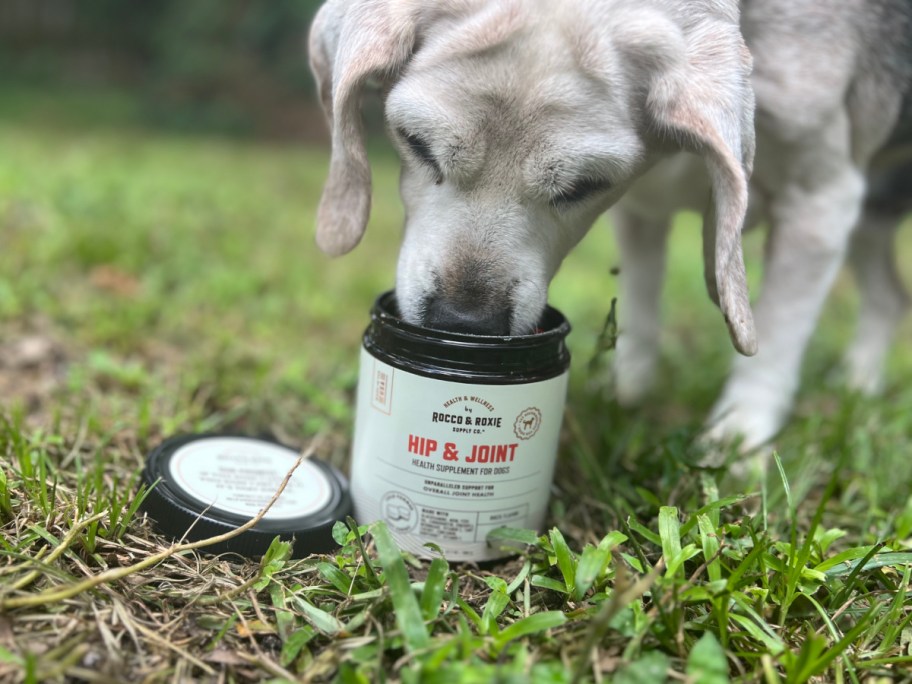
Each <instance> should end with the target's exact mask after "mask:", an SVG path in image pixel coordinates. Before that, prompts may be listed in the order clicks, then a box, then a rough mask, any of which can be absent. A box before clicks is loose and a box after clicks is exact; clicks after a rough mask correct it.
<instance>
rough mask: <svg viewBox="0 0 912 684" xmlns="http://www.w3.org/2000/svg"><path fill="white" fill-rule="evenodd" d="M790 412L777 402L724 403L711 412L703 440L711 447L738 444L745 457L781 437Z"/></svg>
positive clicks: (723, 400) (721, 401)
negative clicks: (778, 436)
mask: <svg viewBox="0 0 912 684" xmlns="http://www.w3.org/2000/svg"><path fill="white" fill-rule="evenodd" d="M787 413H788V408H787V407H786V406H782V405H779V404H777V403H774V402H761V401H757V400H754V401H751V402H749V403H748V402H734V401H726V400H725V399H724V398H723V399H722V400H720V401H719V402H718V403H717V404H716V406H715V408H713V410H712V412H711V413H710V417H709V420H708V421H707V423H706V430H705V432H704V437H703V440H704V442H705V443H707V444H713V443H715V444H720V445H735V446H736V447H737V450H738V451H739V452H740V453H742V454H747V453H751V452H753V451H755V450H757V449H759V448H760V447H763V446H765V445H766V444H768V443H769V442H770V441H771V440H772V439H773V437H775V436H776V434H778V432H779V430H780V429H781V428H782V425H783V423H784V422H785V417H786V415H787Z"/></svg>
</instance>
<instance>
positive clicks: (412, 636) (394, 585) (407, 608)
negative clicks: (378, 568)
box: [370, 521, 429, 651]
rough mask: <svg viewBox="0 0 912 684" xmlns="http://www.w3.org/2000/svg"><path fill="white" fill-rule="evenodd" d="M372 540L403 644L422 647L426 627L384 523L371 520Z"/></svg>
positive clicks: (414, 649) (399, 557)
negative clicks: (388, 590)
mask: <svg viewBox="0 0 912 684" xmlns="http://www.w3.org/2000/svg"><path fill="white" fill-rule="evenodd" d="M370 530H371V534H372V535H373V537H374V542H375V543H376V545H377V555H378V556H379V557H380V563H381V564H382V565H383V576H384V577H385V579H386V583H387V585H389V589H390V595H391V597H392V599H393V608H394V609H395V611H396V624H397V625H398V626H399V629H400V630H401V631H402V635H403V636H404V637H405V643H406V646H407V647H408V649H409V650H410V651H416V650H418V649H422V648H426V647H427V646H428V643H429V638H428V633H427V628H426V627H425V626H424V620H423V618H422V617H421V607H420V606H419V605H418V599H417V598H415V593H414V592H413V591H412V584H411V582H410V581H409V575H408V571H407V570H406V569H405V562H404V561H403V560H402V553H401V552H400V551H399V547H398V546H396V542H395V541H393V537H392V535H391V534H390V532H389V529H388V528H387V527H386V523H384V522H382V521H381V522H378V523H374V524H373V525H371V527H370Z"/></svg>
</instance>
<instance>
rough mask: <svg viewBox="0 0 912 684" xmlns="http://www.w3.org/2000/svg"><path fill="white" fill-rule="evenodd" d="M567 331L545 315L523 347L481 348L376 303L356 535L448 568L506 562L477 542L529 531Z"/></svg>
mask: <svg viewBox="0 0 912 684" xmlns="http://www.w3.org/2000/svg"><path fill="white" fill-rule="evenodd" d="M569 332H570V325H569V324H568V323H567V321H566V319H565V318H564V317H563V315H562V314H561V313H560V312H559V311H557V310H556V309H553V308H551V307H548V308H547V309H546V311H545V313H544V315H543V317H542V320H541V322H540V325H539V331H537V332H536V333H535V334H531V335H521V336H514V337H489V336H484V335H469V334H463V333H452V332H445V331H440V330H432V329H428V328H423V327H419V326H415V325H411V324H409V323H406V322H404V321H402V320H401V319H400V318H399V316H398V312H397V309H396V300H395V296H394V293H392V292H387V293H386V294H383V295H381V296H380V298H379V299H378V300H377V302H376V304H375V305H374V308H373V310H372V312H371V323H370V325H369V326H368V328H367V331H366V332H365V334H364V346H363V348H362V351H361V361H360V364H361V365H360V376H359V381H358V398H357V409H356V417H355V437H354V445H353V448H352V464H351V487H352V489H351V493H352V500H353V503H354V507H355V517H356V519H357V520H358V522H359V523H360V524H367V523H370V522H374V521H377V520H383V521H385V522H386V524H387V526H388V527H389V529H390V531H391V532H392V534H393V536H394V537H395V539H396V541H397V542H398V543H399V545H400V546H401V547H402V548H403V549H406V550H408V551H410V552H411V553H413V554H415V555H417V556H420V557H425V558H428V557H432V556H434V555H436V554H435V553H434V551H433V550H432V549H431V548H429V547H427V546H425V544H428V543H431V544H435V545H437V546H438V547H440V549H441V550H442V551H443V552H444V554H445V555H446V557H447V558H448V559H450V560H454V561H487V560H494V559H497V558H502V557H504V556H507V555H510V553H511V551H510V550H508V549H507V550H505V549H503V548H501V547H500V546H498V545H497V544H489V543H488V542H487V535H488V533H489V532H491V531H492V530H495V529H497V528H499V527H519V528H529V529H536V530H538V529H540V528H541V526H542V525H543V523H544V519H545V514H546V512H547V508H548V498H549V494H550V487H551V481H552V477H553V474H554V464H555V461H556V458H557V442H558V437H559V433H560V427H561V422H562V418H563V410H564V402H565V399H566V394H567V378H568V373H569V367H570V354H569V352H568V350H567V347H566V344H565V338H566V336H567V333H569Z"/></svg>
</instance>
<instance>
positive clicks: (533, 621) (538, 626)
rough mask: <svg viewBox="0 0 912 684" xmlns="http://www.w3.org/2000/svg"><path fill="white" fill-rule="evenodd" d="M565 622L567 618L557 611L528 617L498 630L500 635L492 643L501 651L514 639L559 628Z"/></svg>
mask: <svg viewBox="0 0 912 684" xmlns="http://www.w3.org/2000/svg"><path fill="white" fill-rule="evenodd" d="M566 622H567V616H566V615H564V614H563V613H562V612H560V611H559V610H549V611H546V612H544V613H536V614H535V615H530V616H529V617H525V618H522V619H521V620H517V621H516V622H514V623H513V624H511V625H509V626H508V627H504V628H503V629H502V630H500V634H498V635H497V636H496V637H495V638H494V643H495V644H496V646H497V650H502V649H503V647H504V646H506V645H507V643H509V642H510V641H513V640H514V639H520V638H522V637H525V636H530V635H532V634H538V633H540V632H546V631H547V630H549V629H554V628H555V627H560V626H561V625H563V624H565V623H566Z"/></svg>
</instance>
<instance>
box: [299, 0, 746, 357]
mask: <svg viewBox="0 0 912 684" xmlns="http://www.w3.org/2000/svg"><path fill="white" fill-rule="evenodd" d="M310 58H311V66H312V68H313V70H314V73H315V74H316V77H317V80H318V84H319V90H320V95H321V100H322V103H323V106H324V109H325V111H326V114H327V116H328V118H329V121H330V127H331V130H332V161H331V166H330V172H329V178H328V180H327V183H326V187H325V189H324V191H323V197H322V200H321V202H320V208H319V214H318V218H317V243H318V245H319V246H320V248H321V249H323V250H324V251H325V252H328V253H330V254H343V253H345V252H347V251H349V250H351V249H352V248H353V247H355V245H357V244H358V242H359V241H360V239H361V236H362V235H363V233H364V229H365V226H366V225H367V221H368V216H369V212H370V192H371V187H370V184H371V181H370V167H369V165H368V161H367V156H366V153H365V148H364V139H363V133H362V127H361V119H360V111H359V103H360V99H361V94H362V92H363V90H364V89H365V88H366V87H367V86H368V85H369V84H371V83H377V84H379V85H380V87H381V88H382V89H383V92H384V95H385V111H386V118H387V122H388V124H389V129H390V135H391V137H392V139H393V141H394V143H395V144H396V146H397V148H398V149H399V152H400V154H401V156H402V163H403V166H402V179H401V194H402V199H403V202H404V204H405V209H406V226H405V237H404V240H403V245H402V251H401V254H400V258H399V265H398V273H397V283H396V289H397V296H398V299H399V305H400V308H401V311H402V315H403V316H404V317H405V318H406V319H407V320H409V321H411V322H414V323H423V324H425V325H429V326H431V327H441V328H447V329H453V330H461V331H466V332H476V333H485V334H520V333H525V332H528V331H530V330H531V329H532V328H534V326H535V324H536V322H537V321H538V318H539V316H540V314H541V312H542V310H543V308H544V305H545V301H546V297H547V289H548V283H549V282H550V281H551V278H552V277H553V276H554V274H555V273H556V271H557V269H558V267H559V265H560V263H561V261H562V260H563V258H564V257H565V256H566V255H567V253H568V252H569V251H570V249H571V248H572V247H573V246H574V245H575V244H576V243H577V242H578V241H579V240H580V239H581V238H582V237H583V235H584V234H585V233H586V231H587V230H588V229H589V227H590V226H591V225H592V223H593V222H594V221H595V219H596V218H597V217H598V215H599V214H600V213H602V212H603V211H604V210H605V209H607V208H608V207H609V206H610V205H611V204H613V203H614V202H615V201H617V199H618V198H619V197H620V196H621V195H622V194H623V192H624V190H625V189H626V188H627V187H628V186H629V185H630V184H631V183H632V182H633V181H634V180H635V179H636V178H637V177H638V176H639V175H640V174H641V173H643V171H645V170H646V169H647V168H649V166H650V165H652V164H653V163H654V162H656V161H657V160H658V159H660V158H661V157H663V156H665V155H668V154H671V153H674V152H676V151H680V150H688V151H691V152H696V153H697V154H699V155H701V156H702V157H703V159H704V160H705V162H706V166H707V169H708V171H709V174H710V177H711V180H712V188H713V197H712V201H711V203H710V207H709V210H708V211H707V220H706V224H705V228H704V255H705V259H706V269H705V272H706V280H707V285H708V289H709V292H710V296H711V297H713V299H714V300H715V301H716V303H717V304H719V306H720V307H721V309H722V312H723V314H724V315H725V319H726V321H727V322H728V326H729V330H730V331H731V336H732V340H733V342H734V345H735V347H736V348H737V349H738V350H739V351H741V352H743V353H746V354H750V353H753V352H754V351H755V350H756V341H755V335H754V330H753V319H752V316H751V311H750V305H749V301H748V293H747V285H746V281H745V272H744V264H743V259H742V253H741V240H740V232H741V225H742V222H743V219H744V214H745V211H746V207H747V180H748V177H749V174H750V168H751V164H752V160H753V151H754V149H753V148H754V138H753V95H752V91H751V89H750V86H749V82H748V78H749V72H750V56H749V54H748V52H747V49H746V48H745V46H744V43H743V41H742V38H741V34H740V32H739V29H738V2H737V0H730V1H726V0H714V1H713V2H693V0H680V1H675V0H561V1H560V2H553V1H545V0H435V1H432V0H330V1H329V2H327V3H326V4H325V5H324V6H323V8H322V9H321V10H320V12H319V14H318V15H317V17H316V19H315V20H314V23H313V26H312V29H311V35H310Z"/></svg>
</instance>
